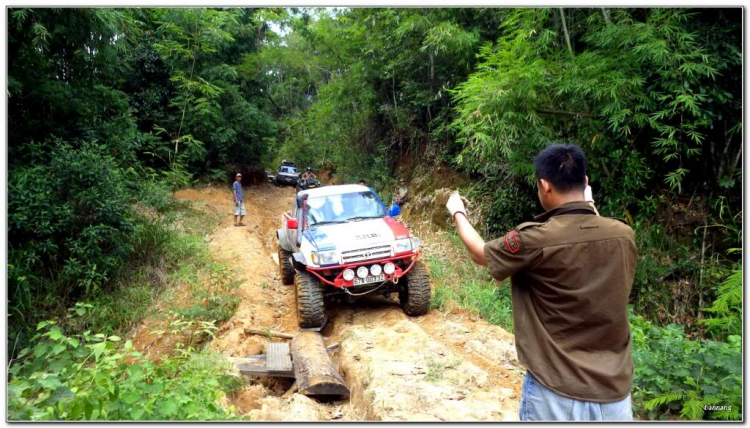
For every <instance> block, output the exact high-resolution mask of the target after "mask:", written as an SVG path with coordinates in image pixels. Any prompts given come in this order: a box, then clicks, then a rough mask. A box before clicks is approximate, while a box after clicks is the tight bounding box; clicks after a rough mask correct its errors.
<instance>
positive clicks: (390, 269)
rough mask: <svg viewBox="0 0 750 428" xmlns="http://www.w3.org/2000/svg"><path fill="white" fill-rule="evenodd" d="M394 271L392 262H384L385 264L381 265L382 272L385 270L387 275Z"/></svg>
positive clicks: (394, 266) (394, 267)
mask: <svg viewBox="0 0 750 428" xmlns="http://www.w3.org/2000/svg"><path fill="white" fill-rule="evenodd" d="M395 271H396V265H394V264H393V263H386V264H385V266H383V272H385V273H386V274H388V275H390V274H392V273H393V272H395Z"/></svg>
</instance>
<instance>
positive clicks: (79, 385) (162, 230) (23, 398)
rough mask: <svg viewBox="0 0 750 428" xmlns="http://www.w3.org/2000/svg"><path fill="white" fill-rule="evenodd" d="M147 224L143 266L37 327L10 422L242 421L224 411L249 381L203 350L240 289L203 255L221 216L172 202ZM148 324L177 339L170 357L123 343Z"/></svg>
mask: <svg viewBox="0 0 750 428" xmlns="http://www.w3.org/2000/svg"><path fill="white" fill-rule="evenodd" d="M150 217H151V219H150V220H149V221H146V222H144V223H143V224H145V226H144V230H143V231H142V233H140V234H139V241H138V242H136V243H135V245H136V246H137V247H138V248H139V250H141V251H143V252H144V253H143V256H142V257H140V258H139V260H138V263H137V264H135V265H133V266H130V267H129V269H128V270H127V271H126V272H123V273H122V274H121V275H120V276H119V277H118V279H117V280H115V281H113V284H111V286H110V288H109V289H106V290H103V291H102V292H101V293H99V294H98V295H97V296H95V298H90V299H89V300H88V301H85V302H78V303H76V304H75V305H74V306H73V307H71V308H70V309H68V310H67V313H65V314H62V315H59V316H56V317H55V319H53V320H49V321H43V322H40V323H39V324H38V325H37V328H36V332H37V334H36V335H35V336H34V337H32V338H31V340H30V343H29V345H28V346H27V347H25V348H24V349H22V350H21V351H20V352H18V355H17V357H16V358H15V359H13V360H11V361H10V363H9V369H10V370H9V371H10V376H9V382H8V419H9V420H233V419H238V418H240V417H239V416H238V415H237V413H236V410H235V409H234V408H233V407H232V406H230V407H229V408H226V409H225V408H223V407H222V406H221V405H220V404H219V401H220V400H221V399H222V397H224V396H225V395H226V394H229V393H231V392H232V391H235V390H238V389H241V388H242V386H243V385H244V380H243V379H240V378H236V377H235V376H231V375H230V374H229V373H230V367H229V364H228V363H227V362H226V360H225V359H224V358H223V357H222V356H221V355H219V354H216V353H212V352H210V351H207V350H205V349H204V348H205V346H204V345H205V343H206V342H207V341H209V340H210V339H211V338H212V337H213V334H214V332H215V331H216V330H217V329H218V328H217V327H216V323H218V322H221V321H224V320H226V319H228V318H229V317H231V316H232V314H233V313H234V311H235V309H236V307H237V304H238V299H237V298H236V297H235V295H234V294H235V293H234V290H235V288H236V287H237V285H238V282H237V281H234V280H233V278H232V272H231V271H229V270H228V268H227V267H226V266H224V265H221V264H217V263H215V262H214V261H212V260H211V258H210V255H209V251H208V246H207V245H206V242H207V240H206V237H207V235H208V234H209V233H210V232H211V231H212V230H213V229H214V228H215V227H216V225H218V224H219V223H220V221H221V216H220V215H219V214H217V213H215V212H211V211H209V210H206V209H203V207H202V206H201V204H200V203H194V202H173V203H172V204H171V205H170V207H169V208H168V209H166V210H165V211H164V212H161V213H159V214H154V213H153V212H152V213H151V215H150ZM149 315H152V316H155V317H161V319H163V320H164V322H163V331H161V333H162V334H170V335H172V336H175V337H176V338H178V339H177V344H176V347H175V348H174V349H172V350H171V352H169V354H168V355H163V356H160V357H158V358H155V357H153V356H148V355H144V354H142V353H139V352H136V351H135V349H134V348H133V345H132V343H131V342H130V341H127V342H125V343H123V342H122V340H121V339H120V337H119V336H121V335H125V334H126V333H127V332H128V331H130V330H132V328H133V326H134V325H135V324H136V323H138V322H139V321H140V320H141V319H143V318H144V317H146V316H149Z"/></svg>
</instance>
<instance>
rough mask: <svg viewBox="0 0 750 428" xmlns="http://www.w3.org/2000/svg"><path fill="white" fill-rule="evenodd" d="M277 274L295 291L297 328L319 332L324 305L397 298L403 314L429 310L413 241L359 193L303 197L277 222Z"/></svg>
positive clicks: (315, 192)
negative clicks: (333, 300)
mask: <svg viewBox="0 0 750 428" xmlns="http://www.w3.org/2000/svg"><path fill="white" fill-rule="evenodd" d="M277 235H278V239H279V268H280V270H281V281H282V283H283V284H284V285H291V284H294V286H295V291H296V302H297V319H298V321H299V325H300V327H302V328H318V327H321V326H322V324H323V322H324V320H325V303H324V298H325V297H328V296H343V297H348V299H347V300H353V299H355V298H358V297H361V296H365V295H375V294H383V295H386V296H387V295H389V294H390V293H398V298H399V301H400V303H401V307H402V309H403V310H404V312H405V313H406V314H407V315H410V316H418V315H423V314H425V313H427V311H428V310H429V309H430V281H429V276H428V274H427V270H426V269H425V267H424V265H423V264H422V262H421V261H420V260H419V245H420V241H419V239H417V238H415V237H413V236H411V233H409V231H408V230H407V229H406V227H405V226H404V225H403V224H401V223H400V222H399V221H398V220H396V219H395V218H393V217H392V216H391V215H389V213H388V211H387V210H386V207H385V205H384V204H383V202H382V201H381V200H380V197H379V196H378V194H377V193H376V192H375V191H374V190H372V189H370V188H368V187H365V186H359V185H341V186H326V187H321V188H317V189H310V190H304V191H301V192H299V193H298V194H297V198H296V200H295V203H294V207H292V211H291V212H290V213H283V214H282V215H281V229H278V231H277Z"/></svg>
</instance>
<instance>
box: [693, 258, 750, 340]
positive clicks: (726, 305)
mask: <svg viewBox="0 0 750 428" xmlns="http://www.w3.org/2000/svg"><path fill="white" fill-rule="evenodd" d="M742 292H743V287H742V267H741V266H740V267H738V268H737V269H735V270H734V271H733V272H732V274H731V275H729V276H728V277H727V279H726V280H725V281H724V283H722V284H721V286H720V287H719V289H718V290H716V300H714V302H713V304H712V305H711V306H709V307H707V308H703V309H702V310H703V311H704V312H708V313H711V314H713V316H712V317H711V318H704V319H701V320H698V323H699V324H703V325H705V326H706V328H707V329H708V331H709V332H712V333H715V334H716V333H718V334H719V335H721V336H731V335H735V336H741V335H742Z"/></svg>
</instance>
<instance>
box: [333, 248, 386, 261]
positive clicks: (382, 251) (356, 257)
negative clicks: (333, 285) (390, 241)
mask: <svg viewBox="0 0 750 428" xmlns="http://www.w3.org/2000/svg"><path fill="white" fill-rule="evenodd" d="M390 256H391V246H390V245H381V246H378V247H370V248H360V249H358V250H349V251H342V252H341V259H342V261H343V262H344V264H348V263H357V262H363V261H365V260H372V259H382V258H384V257H390Z"/></svg>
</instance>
